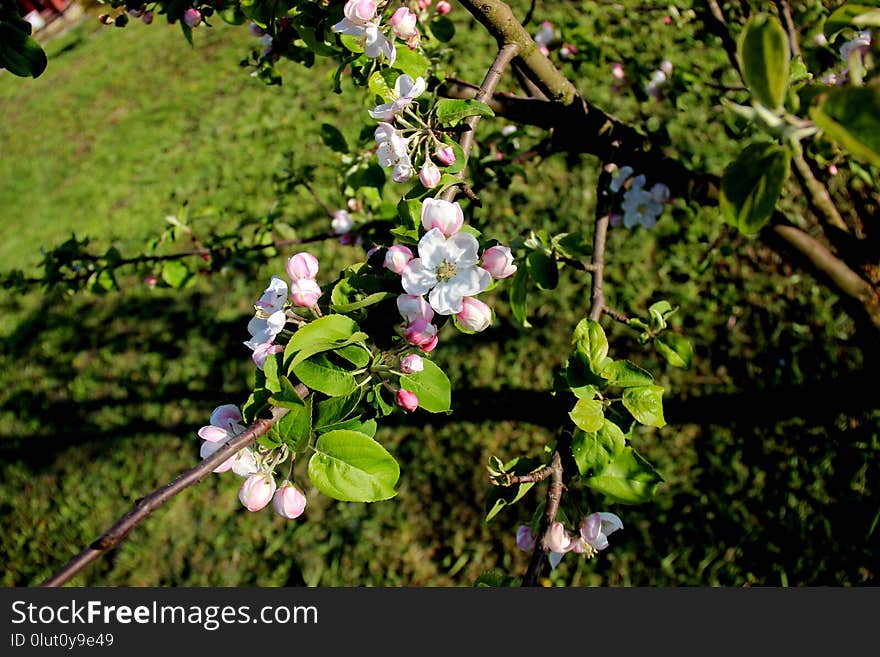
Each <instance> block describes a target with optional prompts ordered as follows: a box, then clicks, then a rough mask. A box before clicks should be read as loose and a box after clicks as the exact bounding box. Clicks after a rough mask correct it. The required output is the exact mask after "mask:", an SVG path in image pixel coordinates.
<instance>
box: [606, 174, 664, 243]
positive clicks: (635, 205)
mask: <svg viewBox="0 0 880 657" xmlns="http://www.w3.org/2000/svg"><path fill="white" fill-rule="evenodd" d="M645 182H646V179H645V176H644V175H643V174H639V175H637V176H633V168H632V167H630V166H623V167H620V169H619V170H618V172H617V174H616V175H615V176H614V178H613V179H612V180H611V184H610V185H609V189H610V190H611V191H612V192H614V193H615V194H618V193H620V191H621V190H623V200H622V201H621V203H620V209H621V211H622V212H623V214H622V215H620V214H615V215H612V223H614V224H617V223H621V222H622V223H623V225H624V226H625V227H627V228H633V227H634V226H638V225H642V226H644V227H645V228H653V227H654V225H655V224H656V223H657V218H658V217H659V216H660V215H661V214H663V205H664V204H665V203H667V202H669V199H670V196H671V193H670V191H669V187H667V186H666V185H664V184H663V183H660V182H658V183H655V184H654V185H653V186H652V187H651V188H650V189H646V188H645Z"/></svg>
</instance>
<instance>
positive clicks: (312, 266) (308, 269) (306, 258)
mask: <svg viewBox="0 0 880 657" xmlns="http://www.w3.org/2000/svg"><path fill="white" fill-rule="evenodd" d="M318 269H319V263H318V259H317V258H316V257H315V256H313V255H312V254H311V253H308V252H307V251H301V252H299V253H295V254H294V255H292V256H290V257H289V258H288V259H287V276H288V277H289V278H290V280H292V281H297V280H299V279H301V278H315V276H317V275H318Z"/></svg>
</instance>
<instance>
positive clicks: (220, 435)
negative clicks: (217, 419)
mask: <svg viewBox="0 0 880 657" xmlns="http://www.w3.org/2000/svg"><path fill="white" fill-rule="evenodd" d="M198 434H199V438H201V439H202V440H207V441H208V442H209V443H220V444H221V445H222V444H223V443H225V442H227V441H228V440H229V439H230V438H232V434H230V433H229V432H228V431H226V429H221V428H220V427H215V426H205V427H202V428H201V429H199V431H198Z"/></svg>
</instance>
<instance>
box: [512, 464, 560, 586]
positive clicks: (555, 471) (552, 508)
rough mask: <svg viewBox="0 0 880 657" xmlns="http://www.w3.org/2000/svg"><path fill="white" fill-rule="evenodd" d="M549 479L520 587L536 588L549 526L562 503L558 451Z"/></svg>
mask: <svg viewBox="0 0 880 657" xmlns="http://www.w3.org/2000/svg"><path fill="white" fill-rule="evenodd" d="M550 471H551V479H550V486H548V487H547V507H546V508H545V509H544V515H543V516H541V522H540V524H539V525H538V534H537V535H538V540H537V541H536V542H535V550H534V552H532V558H531V560H530V561H529V566H528V569H527V570H526V573H525V575H524V576H523V579H522V586H537V585H538V578H539V577H540V576H541V569H542V568H543V566H544V559H545V557H546V556H547V552H548V548H547V532H548V531H549V529H550V525H552V524H553V522H554V521H555V520H556V514H557V513H558V512H559V503H560V502H561V501H562V489H563V484H562V458H561V457H560V456H559V451H558V450H557V451H554V452H553V456H552V457H551V459H550Z"/></svg>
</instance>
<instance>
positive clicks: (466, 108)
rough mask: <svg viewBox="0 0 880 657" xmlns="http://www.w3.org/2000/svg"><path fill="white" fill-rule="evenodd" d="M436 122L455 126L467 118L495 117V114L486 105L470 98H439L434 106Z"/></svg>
mask: <svg viewBox="0 0 880 657" xmlns="http://www.w3.org/2000/svg"><path fill="white" fill-rule="evenodd" d="M434 115H435V116H436V117H437V122H438V123H439V124H440V125H444V126H455V125H457V124H458V122H459V121H461V120H462V119H465V118H467V117H469V116H495V112H493V111H492V108H491V107H489V106H488V105H487V104H486V103H481V102H480V101H478V100H474V99H472V98H467V99H459V98H441V99H440V100H438V101H437V104H436V105H435V106H434Z"/></svg>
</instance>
